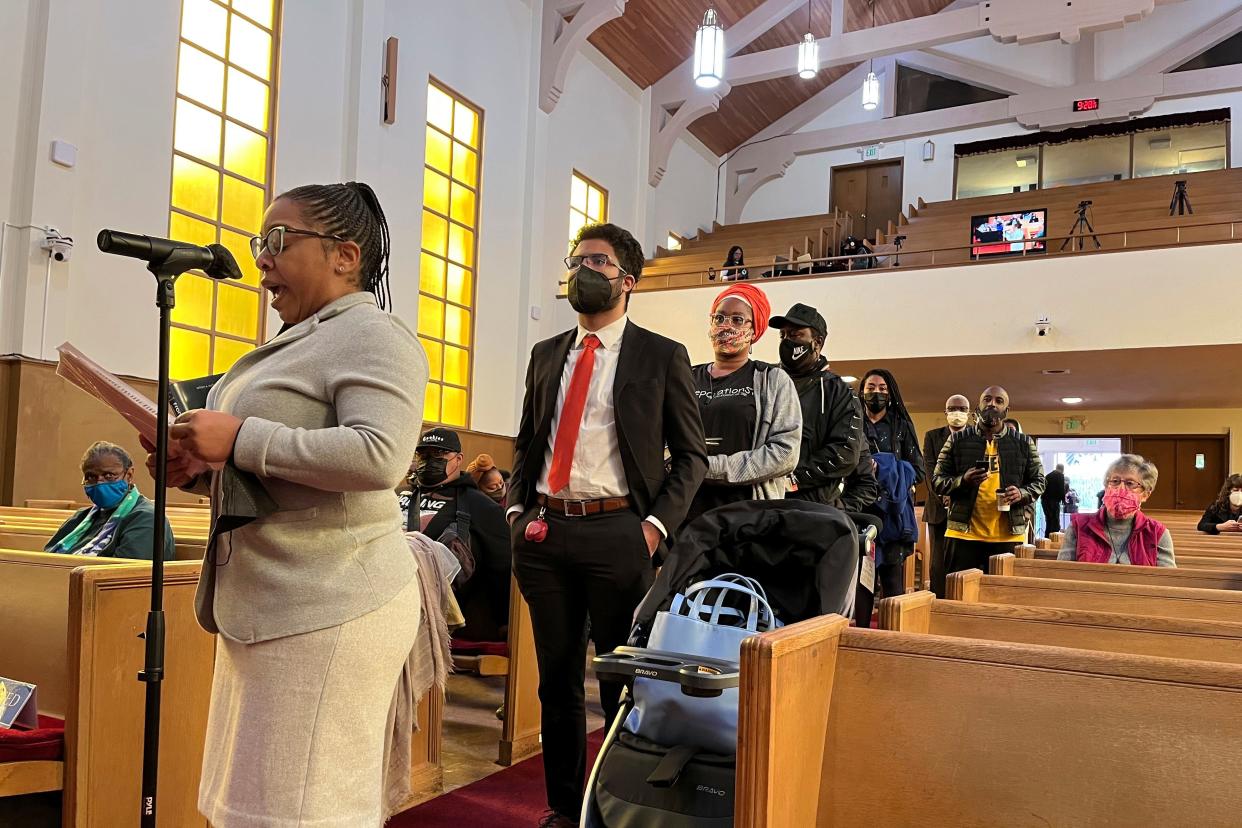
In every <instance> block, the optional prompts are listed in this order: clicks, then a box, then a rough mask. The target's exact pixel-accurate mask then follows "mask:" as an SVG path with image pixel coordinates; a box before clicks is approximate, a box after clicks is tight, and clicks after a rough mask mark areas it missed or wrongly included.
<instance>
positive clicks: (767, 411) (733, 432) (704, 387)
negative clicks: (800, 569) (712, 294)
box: [686, 284, 802, 524]
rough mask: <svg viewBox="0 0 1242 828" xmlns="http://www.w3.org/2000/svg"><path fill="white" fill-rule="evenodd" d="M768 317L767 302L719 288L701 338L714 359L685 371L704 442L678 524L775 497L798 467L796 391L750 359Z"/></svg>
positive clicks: (750, 292) (775, 371) (755, 292)
mask: <svg viewBox="0 0 1242 828" xmlns="http://www.w3.org/2000/svg"><path fill="white" fill-rule="evenodd" d="M770 313H771V306H770V305H769V304H768V297H767V296H766V295H765V294H764V292H763V291H762V290H760V289H759V288H757V287H755V286H753V285H747V284H739V285H733V286H731V287H729V288H726V289H725V290H724V291H722V292H721V293H720V295H719V296H717V297H716V300H715V301H714V302H713V303H712V309H711V313H710V314H709V315H708V320H707V321H708V327H707V338H708V340H709V341H710V343H711V347H712V355H713V357H714V359H713V361H712V362H709V363H706V364H703V365H696V366H695V367H694V368H693V371H692V373H693V375H694V384H695V395H696V397H697V398H698V402H699V414H700V415H701V416H702V418H703V433H704V435H705V436H706V438H707V454H708V458H707V462H708V466H707V477H706V479H704V481H703V485H702V486H700V487H699V491H698V493H697V494H696V495H695V497H694V501H693V503H691V505H690V512H689V514H688V515H687V516H686V524H689V522H690V521H691V520H693V519H694V518H696V517H698V516H699V515H701V514H703V513H704V512H706V511H707V510H709V509H714V508H716V507H717V506H724V505H727V504H729V503H736V502H738V501H742V500H775V499H779V498H783V497H784V496H785V491H786V489H787V488H788V483H789V475H790V473H791V472H792V471H793V470H794V468H795V467H796V466H797V464H798V446H799V444H800V443H801V441H802V406H801V404H800V403H799V402H798V391H797V389H796V388H795V387H794V384H793V380H791V379H790V378H789V375H788V374H787V373H785V372H784V371H782V370H779V367H778V366H775V365H769V364H768V363H766V362H760V361H758V360H754V359H751V358H750V351H751V347H752V346H753V345H754V343H755V342H757V341H759V339H760V338H761V337H762V336H763V334H764V332H765V331H767V329H768V316H769V314H770Z"/></svg>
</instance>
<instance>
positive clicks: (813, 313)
mask: <svg viewBox="0 0 1242 828" xmlns="http://www.w3.org/2000/svg"><path fill="white" fill-rule="evenodd" d="M769 324H770V325H771V326H772V327H773V328H779V329H780V332H781V345H780V355H781V365H782V366H783V367H784V369H785V370H786V371H787V372H788V373H789V376H790V377H791V378H792V379H793V381H794V386H795V387H796V388H797V389H798V398H799V400H800V401H801V403H802V443H801V446H800V451H799V454H798V466H797V468H796V469H795V470H794V481H795V483H796V485H797V489H796V490H794V491H791V492H789V493H788V494H787V495H786V497H791V498H798V499H800V500H810V501H814V502H816V503H826V504H829V505H833V506H840V505H842V504H841V502H840V499H841V495H842V494H843V492H844V491H845V488H846V483H847V479H848V480H851V481H853V480H854V478H858V480H857V481H856V486H855V487H856V488H857V489H858V491H855V492H853V494H854V497H853V498H852V499H853V501H854V504H853V505H860V504H862V503H863V502H864V501H868V495H869V494H870V500H874V499H875V498H874V492H878V489H877V488H876V486H875V477H874V475H872V473H871V468H870V466H871V463H870V460H868V462H867V464H866V465H867V468H861V467H860V464H859V459H860V457H861V456H862V452H863V449H864V441H863V426H862V420H863V413H862V405H861V404H860V403H859V401H858V398H857V397H856V396H854V392H853V390H851V389H850V387H849V386H848V385H846V384H845V382H844V381H842V379H841V378H840V377H838V376H837V375H836V374H834V373H832V372H831V371H829V370H828V360H827V359H826V358H825V357H824V356H823V354H822V351H823V348H824V342H825V340H826V339H827V337H828V323H827V322H825V321H824V317H823V316H821V315H820V313H819V311H817V310H816V309H815V308H813V307H811V306H810V305H804V304H802V303H798V304H796V305H794V306H793V307H792V308H790V309H789V312H788V313H786V314H785V315H784V316H774V317H772V319H771V320H770V321H769ZM868 478H869V482H868V480H867V479H868ZM863 490H865V491H863ZM868 502H869V501H868Z"/></svg>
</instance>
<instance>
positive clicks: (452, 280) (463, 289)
mask: <svg viewBox="0 0 1242 828" xmlns="http://www.w3.org/2000/svg"><path fill="white" fill-rule="evenodd" d="M470 283H471V273H470V271H469V270H466V269H465V268H464V267H459V266H458V265H449V268H448V286H447V289H446V290H445V291H444V298H445V299H448V300H449V301H450V302H456V303H457V304H459V305H465V306H467V307H469V306H470V305H471V304H472V302H471V298H472V297H471V284H470Z"/></svg>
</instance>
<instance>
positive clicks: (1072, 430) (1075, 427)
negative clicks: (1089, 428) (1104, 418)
mask: <svg viewBox="0 0 1242 828" xmlns="http://www.w3.org/2000/svg"><path fill="white" fill-rule="evenodd" d="M1082 430H1083V424H1082V420H1081V419H1080V418H1078V417H1066V418H1065V419H1064V420H1062V421H1061V433H1062V434H1081V433H1082Z"/></svg>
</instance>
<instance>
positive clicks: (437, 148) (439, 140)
mask: <svg viewBox="0 0 1242 828" xmlns="http://www.w3.org/2000/svg"><path fill="white" fill-rule="evenodd" d="M452 143H453V142H452V141H451V140H449V137H448V136H447V135H445V134H444V133H442V132H440V131H438V130H435V129H432V128H431V127H427V165H428V166H430V167H434V168H435V169H437V170H439V171H440V172H442V173H448V172H452V173H453V175H457V164H456V161H455V160H454V161H452V162H450V161H449V154H450V153H451V152H452V149H451V147H452ZM450 167H451V169H450Z"/></svg>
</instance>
